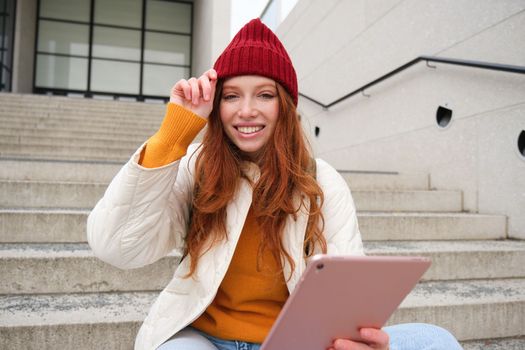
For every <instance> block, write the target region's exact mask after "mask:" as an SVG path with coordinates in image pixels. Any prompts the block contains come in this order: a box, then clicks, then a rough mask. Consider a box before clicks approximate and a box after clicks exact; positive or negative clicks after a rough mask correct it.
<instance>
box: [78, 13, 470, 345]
mask: <svg viewBox="0 0 525 350" xmlns="http://www.w3.org/2000/svg"><path fill="white" fill-rule="evenodd" d="M297 99H298V93H297V78H296V74H295V70H294V68H293V65H292V63H291V60H290V58H289V57H288V54H287V53H286V50H285V49H284V47H283V46H282V44H281V42H280V41H279V39H278V38H277V37H276V36H275V34H274V33H272V32H271V30H270V29H268V28H267V27H266V26H265V25H264V24H262V23H261V22H260V21H259V20H258V19H256V20H252V21H251V22H249V23H248V24H247V25H246V26H245V27H243V28H242V29H241V31H240V32H239V33H238V34H237V35H236V36H235V38H234V39H233V40H232V42H231V43H230V44H229V46H228V47H227V48H226V49H225V51H224V52H223V53H222V54H221V56H220V57H219V58H218V59H217V61H216V62H215V65H214V69H211V70H209V71H207V72H206V73H205V74H203V75H202V76H201V77H199V78H198V79H196V78H191V79H189V80H180V81H179V82H177V83H176V84H175V86H174V87H173V88H172V91H171V96H170V103H169V104H168V107H167V112H166V116H165V118H164V121H163V123H162V125H161V127H160V129H159V131H158V132H157V133H156V134H155V135H154V136H153V137H151V138H150V139H149V140H148V141H147V143H146V144H145V145H144V146H143V147H141V148H140V149H139V150H138V151H137V152H136V154H135V155H134V156H133V157H132V159H131V160H130V161H129V162H128V163H127V164H126V165H125V166H124V167H123V169H122V170H121V171H120V172H119V174H118V175H117V176H116V177H115V179H114V180H113V181H112V183H111V184H110V186H109V187H108V190H107V191H106V193H105V195H104V197H103V198H102V199H101V200H100V201H99V203H98V204H97V205H96V207H95V209H94V210H93V212H92V213H91V214H90V216H89V219H88V240H89V243H90V245H91V247H92V248H93V251H94V252H95V254H96V255H97V256H98V257H100V258H101V259H102V260H104V261H106V262H108V263H110V264H113V265H115V266H117V267H121V268H135V267H140V266H144V265H146V264H150V263H153V262H154V261H156V260H158V259H160V258H162V257H164V256H165V255H167V254H168V253H170V252H171V251H173V250H177V251H179V252H180V253H181V255H182V256H183V258H182V259H181V261H180V263H179V265H178V267H177V269H176V271H175V273H174V277H173V279H172V280H171V282H170V283H169V284H168V286H167V287H166V288H165V289H164V290H163V291H162V293H161V294H160V296H159V298H158V299H157V301H156V302H155V303H154V305H153V306H152V308H151V310H150V312H149V314H148V316H147V318H146V320H145V321H144V324H143V325H142V327H141V329H140V331H139V333H138V336H137V339H136V342H135V348H136V349H161V350H169V349H190V350H191V349H202V350H206V349H238V348H242V349H258V348H259V345H260V343H262V342H263V340H264V338H265V336H266V335H267V333H268V332H269V330H270V328H271V326H272V324H273V322H274V320H275V319H276V317H277V315H278V314H279V312H280V310H281V308H282V306H283V304H284V303H285V301H286V299H287V297H288V295H289V293H290V292H291V291H292V290H293V289H294V287H295V285H296V284H297V282H298V280H299V278H300V276H301V274H302V272H303V271H304V270H305V267H306V264H307V261H308V259H309V258H310V257H311V256H313V255H314V254H316V253H321V252H322V253H328V254H354V255H362V254H363V247H362V242H361V236H360V233H359V229H358V226H357V218H356V212H355V207H354V203H353V200H352V197H351V194H350V191H349V189H348V187H347V185H346V183H345V182H344V180H343V179H342V178H341V177H340V176H339V174H338V173H337V172H336V171H335V170H334V169H333V168H332V167H330V166H329V165H328V164H327V163H325V162H323V161H321V160H313V159H312V157H311V154H310V152H309V151H308V149H307V146H306V143H305V141H304V136H303V133H302V129H301V125H300V123H299V120H298V116H297V112H296V105H297ZM206 123H207V124H208V128H207V130H206V134H205V136H204V140H203V143H202V145H192V146H189V144H190V143H191V142H192V140H193V139H194V137H195V136H196V134H197V133H198V132H199V131H200V130H201V129H202V128H203V127H204V125H205V124H206ZM186 154H187V155H186ZM328 218H329V219H328ZM361 333H362V337H363V339H365V340H367V343H366V344H365V343H356V342H352V341H350V340H345V339H338V340H336V341H335V342H334V344H333V345H332V347H331V349H388V348H389V345H391V347H392V349H395V348H396V346H399V345H401V346H405V345H406V344H408V343H409V342H414V340H417V341H419V340H420V341H419V342H415V343H413V344H412V347H406V348H407V349H421V348H423V347H422V346H421V345H422V344H423V342H430V343H432V344H434V343H435V344H442V345H443V346H442V347H441V348H443V349H455V348H456V349H457V348H460V347H459V345H458V344H457V342H456V341H455V340H454V338H453V337H452V336H451V335H450V334H449V333H447V332H446V331H444V330H442V329H440V328H438V327H434V326H429V325H402V326H395V327H391V328H387V329H385V330H378V329H362V330H361ZM431 333H433V335H432V336H431V335H430V334H431ZM418 339H419V340H418ZM400 349H401V348H400ZM436 349H437V348H436Z"/></svg>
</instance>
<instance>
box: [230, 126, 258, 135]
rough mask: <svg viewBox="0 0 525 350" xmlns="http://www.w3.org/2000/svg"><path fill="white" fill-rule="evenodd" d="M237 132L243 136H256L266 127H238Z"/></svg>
mask: <svg viewBox="0 0 525 350" xmlns="http://www.w3.org/2000/svg"><path fill="white" fill-rule="evenodd" d="M236 129H237V131H239V132H240V133H241V134H247V135H249V134H254V133H256V132H259V131H261V130H262V129H264V126H262V125H258V126H237V127H236Z"/></svg>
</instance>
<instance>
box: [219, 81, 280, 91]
mask: <svg viewBox="0 0 525 350" xmlns="http://www.w3.org/2000/svg"><path fill="white" fill-rule="evenodd" d="M222 88H223V89H224V90H225V89H232V90H235V89H241V87H240V86H239V85H223V87H222ZM263 88H272V89H277V86H275V85H274V84H271V83H262V84H259V85H255V86H254V89H255V90H257V89H263Z"/></svg>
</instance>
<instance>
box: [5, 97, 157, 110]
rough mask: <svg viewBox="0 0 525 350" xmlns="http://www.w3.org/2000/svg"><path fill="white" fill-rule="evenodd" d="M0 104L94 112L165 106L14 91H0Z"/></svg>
mask: <svg viewBox="0 0 525 350" xmlns="http://www.w3.org/2000/svg"><path fill="white" fill-rule="evenodd" d="M0 106H5V108H9V107H14V108H47V109H52V110H60V109H67V108H74V109H85V110H89V111H91V112H95V113H96V112H104V111H105V112H108V111H128V112H131V113H133V112H139V113H149V112H150V111H152V110H157V109H159V110H164V108H165V107H164V103H143V102H135V101H114V100H101V99H91V98H76V97H61V96H45V95H32V94H14V93H7V94H6V93H0Z"/></svg>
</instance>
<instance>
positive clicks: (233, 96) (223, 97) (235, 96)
mask: <svg viewBox="0 0 525 350" xmlns="http://www.w3.org/2000/svg"><path fill="white" fill-rule="evenodd" d="M235 98H237V95H224V96H222V99H223V100H226V101H231V100H233V99H235Z"/></svg>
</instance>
